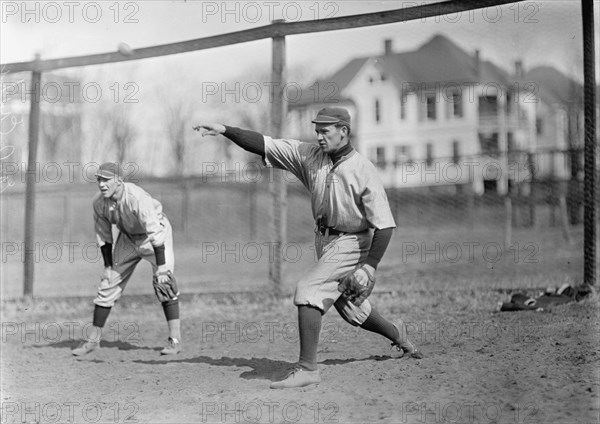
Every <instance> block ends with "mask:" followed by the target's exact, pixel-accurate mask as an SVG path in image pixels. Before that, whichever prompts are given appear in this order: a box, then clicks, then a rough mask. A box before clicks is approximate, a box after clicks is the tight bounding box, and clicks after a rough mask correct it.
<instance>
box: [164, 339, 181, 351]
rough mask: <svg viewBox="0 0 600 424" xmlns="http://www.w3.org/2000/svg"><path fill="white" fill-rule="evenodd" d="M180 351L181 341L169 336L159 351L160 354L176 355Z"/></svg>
mask: <svg viewBox="0 0 600 424" xmlns="http://www.w3.org/2000/svg"><path fill="white" fill-rule="evenodd" d="M179 352H181V343H180V342H179V340H177V339H174V338H173V337H169V340H168V341H167V345H166V346H165V347H164V348H163V350H161V351H160V354H161V355H177V354H178V353H179Z"/></svg>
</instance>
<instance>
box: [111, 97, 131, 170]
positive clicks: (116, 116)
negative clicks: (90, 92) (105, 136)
mask: <svg viewBox="0 0 600 424" xmlns="http://www.w3.org/2000/svg"><path fill="white" fill-rule="evenodd" d="M106 125H107V127H108V128H109V129H110V135H111V140H112V145H113V147H114V148H115V150H116V152H115V153H116V157H117V162H118V163H120V164H123V163H125V160H126V159H127V158H128V153H129V151H130V150H131V147H132V144H133V140H134V138H135V135H136V131H135V128H134V126H133V122H132V119H131V115H130V113H129V109H127V108H126V107H114V108H112V109H111V110H110V111H109V112H108V114H107V121H106Z"/></svg>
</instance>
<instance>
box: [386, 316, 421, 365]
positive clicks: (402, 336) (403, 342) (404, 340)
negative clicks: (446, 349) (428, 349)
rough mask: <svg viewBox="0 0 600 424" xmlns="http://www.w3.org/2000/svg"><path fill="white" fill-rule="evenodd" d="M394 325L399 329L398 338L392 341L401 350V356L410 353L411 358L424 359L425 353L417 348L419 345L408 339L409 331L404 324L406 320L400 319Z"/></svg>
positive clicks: (393, 345)
mask: <svg viewBox="0 0 600 424" xmlns="http://www.w3.org/2000/svg"><path fill="white" fill-rule="evenodd" d="M394 327H396V329H397V330H398V339H397V340H396V341H395V342H394V343H392V347H395V348H396V349H398V351H399V352H401V355H400V356H399V357H400V358H402V357H404V356H405V355H406V354H408V355H409V356H410V357H411V358H415V359H423V354H422V353H421V352H420V351H419V349H417V346H416V345H415V344H414V343H413V342H411V341H410V340H409V339H408V331H407V330H406V326H405V325H404V321H402V320H401V319H398V320H397V321H396V324H394Z"/></svg>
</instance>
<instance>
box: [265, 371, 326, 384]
mask: <svg viewBox="0 0 600 424" xmlns="http://www.w3.org/2000/svg"><path fill="white" fill-rule="evenodd" d="M320 382H321V374H320V373H319V370H316V371H307V370H305V369H302V368H300V367H298V368H294V369H293V370H292V371H290V373H289V374H288V375H287V376H286V377H285V378H284V379H283V380H281V381H274V382H272V383H271V389H291V388H293V387H304V386H308V385H310V384H319V383H320Z"/></svg>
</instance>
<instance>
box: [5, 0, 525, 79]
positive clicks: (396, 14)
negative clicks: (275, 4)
mask: <svg viewBox="0 0 600 424" xmlns="http://www.w3.org/2000/svg"><path fill="white" fill-rule="evenodd" d="M520 1H524V0H448V1H442V2H436V3H430V4H422V5H419V6H413V7H407V8H401V9H394V10H389V11H381V12H373V13H365V14H360V15H351V16H340V17H336V18H328V19H320V20H315V21H298V22H285V21H274V22H273V23H271V24H269V25H265V26H261V27H258V28H252V29H247V30H242V31H236V32H230V33H227V34H220V35H215V36H211V37H204V38H198V39H194V40H187V41H181V42H177V43H171V44H163V45H159V46H152V47H143V48H139V49H135V50H134V51H133V52H132V54H131V55H123V54H121V53H120V52H118V51H115V52H110V53H100V54H93V55H87V56H76V57H65V58H59V59H48V60H33V61H29V62H15V63H6V64H0V68H1V70H2V72H26V71H31V72H33V71H35V72H42V71H50V70H55V69H63V68H71V67H77V66H89V65H100V64H106V63H114V62H125V61H129V60H138V59H146V58H151V57H157V56H167V55H172V54H178V53H185V52H191V51H196V50H205V49H211V48H215V47H222V46H227V45H231V44H239V43H246V42H250V41H256V40H261V39H266V38H273V37H285V36H288V35H298V34H308V33H313V32H323V31H337V30H342V29H351V28H359V27H367V26H375V25H384V24H389V23H395V22H406V21H412V20H415V19H424V18H429V17H434V16H440V15H445V14H450V13H458V12H465V11H468V10H473V9H482V8H486V7H491V6H498V5H502V4H508V3H518V2H520Z"/></svg>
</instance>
